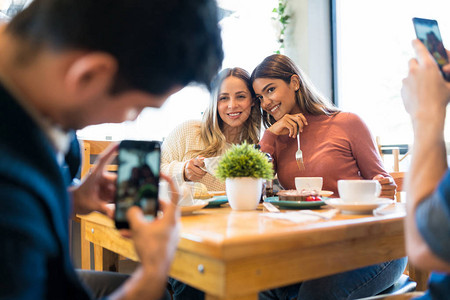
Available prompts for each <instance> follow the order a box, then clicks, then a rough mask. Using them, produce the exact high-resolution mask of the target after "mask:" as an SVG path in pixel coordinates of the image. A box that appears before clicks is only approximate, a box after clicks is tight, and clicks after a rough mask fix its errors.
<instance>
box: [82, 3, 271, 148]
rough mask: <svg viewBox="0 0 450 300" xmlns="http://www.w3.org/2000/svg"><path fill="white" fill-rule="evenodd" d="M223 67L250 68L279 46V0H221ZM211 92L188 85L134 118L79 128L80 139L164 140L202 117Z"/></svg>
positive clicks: (249, 70) (248, 69)
mask: <svg viewBox="0 0 450 300" xmlns="http://www.w3.org/2000/svg"><path fill="white" fill-rule="evenodd" d="M218 3H219V7H220V8H221V15H222V19H221V21H220V25H221V28H222V39H223V48H224V52H225V59H224V62H223V68H227V67H241V68H244V69H246V70H247V71H248V72H251V71H252V70H253V68H254V67H256V65H257V64H258V63H259V62H261V61H262V60H263V59H264V58H265V57H266V56H268V55H270V54H273V53H274V51H275V50H277V49H278V44H277V42H276V32H275V26H274V24H273V22H274V21H273V20H272V16H273V13H272V10H273V8H274V7H276V6H277V3H278V2H277V1H276V0H245V1H236V0H222V1H218ZM208 101H209V93H208V91H207V90H206V89H204V88H201V87H198V86H189V87H186V88H184V89H183V90H181V91H180V92H178V93H177V94H174V95H173V96H171V97H170V98H169V99H168V100H167V101H166V103H165V104H164V105H163V107H162V108H160V109H154V108H146V109H145V110H144V111H143V112H142V113H141V115H140V116H139V117H138V118H137V119H136V120H135V121H133V122H125V123H122V124H102V125H95V126H89V127H86V128H85V129H83V130H79V131H78V132H77V135H78V137H79V138H81V139H94V140H95V139H97V140H104V139H109V140H122V139H125V138H128V139H143V140H162V139H163V138H164V137H165V136H166V135H167V134H168V133H169V132H170V131H172V129H173V128H174V127H175V126H177V125H178V124H180V123H182V122H183V121H185V120H191V119H201V116H202V112H203V111H204V110H205V107H206V105H207V104H208Z"/></svg>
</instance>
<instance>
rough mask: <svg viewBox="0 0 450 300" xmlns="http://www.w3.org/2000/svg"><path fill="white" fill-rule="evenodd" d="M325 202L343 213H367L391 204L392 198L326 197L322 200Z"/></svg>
mask: <svg viewBox="0 0 450 300" xmlns="http://www.w3.org/2000/svg"><path fill="white" fill-rule="evenodd" d="M324 201H325V203H326V204H328V205H330V206H333V207H335V208H337V209H339V210H340V211H341V213H343V214H367V213H372V211H373V210H374V209H376V208H378V207H381V206H384V205H388V204H392V203H394V200H392V199H389V198H377V199H375V200H373V201H364V202H349V201H344V200H342V199H340V198H328V199H325V200H324Z"/></svg>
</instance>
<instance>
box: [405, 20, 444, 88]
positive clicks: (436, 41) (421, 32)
mask: <svg viewBox="0 0 450 300" xmlns="http://www.w3.org/2000/svg"><path fill="white" fill-rule="evenodd" d="M413 24H414V29H415V31H416V36H417V38H418V39H419V40H420V41H421V42H422V43H423V44H424V45H425V46H426V47H427V49H428V51H430V53H431V55H433V57H434V59H435V60H436V62H437V63H438V65H439V69H440V70H441V73H442V75H443V76H444V78H445V79H446V80H447V81H449V80H450V75H447V74H445V73H443V72H442V67H443V66H445V65H446V64H448V56H447V51H445V48H444V44H443V43H442V38H441V33H440V31H439V26H438V23H437V21H436V20H430V19H421V18H413Z"/></svg>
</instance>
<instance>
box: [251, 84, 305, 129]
mask: <svg viewBox="0 0 450 300" xmlns="http://www.w3.org/2000/svg"><path fill="white" fill-rule="evenodd" d="M253 89H254V90H255V93H256V99H257V100H258V101H260V103H261V108H262V109H264V110H265V111H266V112H267V113H269V114H270V115H272V116H273V117H274V119H275V120H277V121H278V120H279V119H281V118H282V117H283V116H284V115H285V114H295V113H299V112H300V108H299V107H298V105H297V102H296V100H295V92H296V91H297V90H298V82H297V81H296V80H295V76H293V77H292V80H291V82H290V83H289V84H288V83H286V82H285V81H283V80H281V79H274V78H256V79H255V80H254V81H253Z"/></svg>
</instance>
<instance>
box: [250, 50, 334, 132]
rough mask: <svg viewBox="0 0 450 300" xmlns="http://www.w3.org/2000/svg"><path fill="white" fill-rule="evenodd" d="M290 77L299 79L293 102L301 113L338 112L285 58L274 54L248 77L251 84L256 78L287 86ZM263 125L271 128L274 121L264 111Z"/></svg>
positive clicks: (291, 62)
mask: <svg viewBox="0 0 450 300" xmlns="http://www.w3.org/2000/svg"><path fill="white" fill-rule="evenodd" d="M292 75H297V76H298V77H299V83H300V88H299V89H298V91H297V92H295V101H296V102H297V105H298V107H299V108H300V110H301V112H302V113H308V114H311V115H334V114H337V113H339V112H340V110H339V109H338V108H337V107H335V106H334V105H333V104H331V102H330V101H329V100H328V99H327V98H326V97H325V96H323V95H322V94H321V93H320V92H319V91H318V90H317V89H316V88H315V86H314V85H313V84H312V82H311V81H310V80H309V78H308V76H306V74H304V73H303V71H302V70H300V68H298V67H297V66H296V65H295V63H294V62H293V61H292V60H291V59H290V58H289V57H287V56H285V55H282V54H274V55H270V56H268V57H266V58H265V59H264V60H263V61H262V62H261V63H260V64H259V65H258V66H257V67H256V68H255V69H254V70H253V72H252V76H251V77H250V80H251V82H252V83H253V82H254V81H255V79H257V78H274V79H281V80H283V81H284V82H286V83H287V84H289V83H290V82H291V77H292ZM262 118H263V124H264V126H265V127H266V128H268V127H270V126H272V125H273V124H274V123H275V122H276V120H275V119H274V117H272V116H271V115H270V114H268V113H267V112H266V111H263V112H262Z"/></svg>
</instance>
